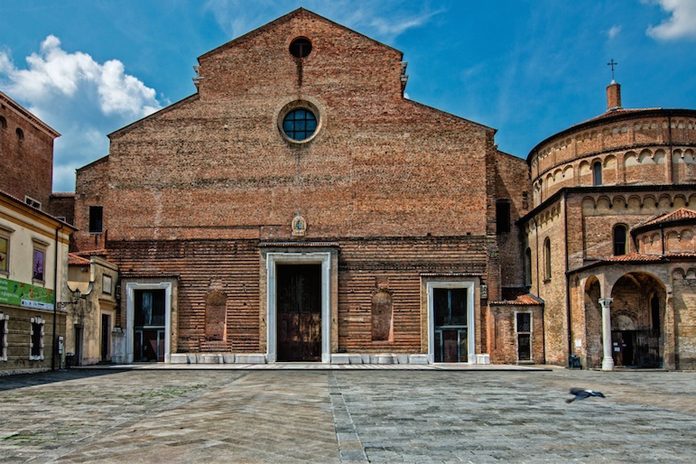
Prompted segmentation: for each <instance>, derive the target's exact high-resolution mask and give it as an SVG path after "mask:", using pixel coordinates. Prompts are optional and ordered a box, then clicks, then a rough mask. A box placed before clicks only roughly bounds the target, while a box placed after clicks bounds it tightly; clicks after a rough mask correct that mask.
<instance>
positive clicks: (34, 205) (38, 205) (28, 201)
mask: <svg viewBox="0 0 696 464" xmlns="http://www.w3.org/2000/svg"><path fill="white" fill-rule="evenodd" d="M24 203H25V204H27V205H29V206H31V207H32V208H36V209H41V202H40V201H39V200H37V199H35V198H32V197H30V196H29V195H24Z"/></svg>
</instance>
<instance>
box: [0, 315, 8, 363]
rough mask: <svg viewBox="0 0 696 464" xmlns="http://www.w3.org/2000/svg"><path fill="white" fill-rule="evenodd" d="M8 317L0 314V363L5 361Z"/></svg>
mask: <svg viewBox="0 0 696 464" xmlns="http://www.w3.org/2000/svg"><path fill="white" fill-rule="evenodd" d="M9 318H10V317H9V316H6V315H4V314H3V313H0V361H7V333H8V332H9V330H8V325H9V321H8V319H9Z"/></svg>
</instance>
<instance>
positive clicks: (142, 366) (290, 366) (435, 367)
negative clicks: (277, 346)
mask: <svg viewBox="0 0 696 464" xmlns="http://www.w3.org/2000/svg"><path fill="white" fill-rule="evenodd" d="M71 369H75V370H153V371H157V370H166V371H170V370H326V371H333V370H392V371H399V370H408V371H413V370H420V371H479V372H481V371H489V372H491V371H492V372H501V371H509V372H512V371H525V372H549V371H552V369H551V368H549V367H546V366H538V365H536V366H519V365H514V364H465V363H451V364H449V363H442V364H441V363H436V364H328V363H319V362H317V363H307V362H287V363H284V362H276V363H270V364H171V363H136V364H111V365H104V364H95V365H92V366H76V367H72V368H71Z"/></svg>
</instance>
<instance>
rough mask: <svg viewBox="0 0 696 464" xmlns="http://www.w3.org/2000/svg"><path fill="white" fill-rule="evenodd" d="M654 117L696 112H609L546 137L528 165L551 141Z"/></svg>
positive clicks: (694, 111)
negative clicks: (620, 122)
mask: <svg viewBox="0 0 696 464" xmlns="http://www.w3.org/2000/svg"><path fill="white" fill-rule="evenodd" d="M654 116H662V117H665V116H667V117H669V116H691V117H696V110H692V109H687V108H634V109H631V108H624V109H620V110H615V111H608V112H606V113H603V114H600V115H599V116H596V117H594V118H592V119H588V120H587V121H583V122H581V123H579V124H575V125H573V126H570V127H568V128H566V129H563V130H562V131H560V132H556V133H555V134H553V135H551V136H549V137H546V138H545V139H544V140H542V141H541V142H539V143H537V144H536V145H535V146H534V148H532V149H531V150H530V151H529V154H528V155H527V164H530V165H531V162H532V158H533V157H534V154H535V153H536V152H537V151H538V150H539V148H541V147H542V146H544V145H546V144H548V143H550V142H551V141H553V140H555V139H560V138H563V137H567V136H568V135H570V134H572V133H573V132H577V131H580V130H583V129H590V128H593V127H598V126H603V125H605V124H608V123H612V122H617V121H624V120H627V119H636V118H644V117H654Z"/></svg>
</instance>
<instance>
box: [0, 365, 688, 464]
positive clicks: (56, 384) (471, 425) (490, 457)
mask: <svg viewBox="0 0 696 464" xmlns="http://www.w3.org/2000/svg"><path fill="white" fill-rule="evenodd" d="M570 387H586V388H593V389H596V390H600V391H602V392H604V393H605V394H606V395H607V398H606V399H598V398H590V399H587V400H584V401H580V402H574V403H571V404H566V403H565V401H564V400H565V399H566V398H568V395H567V392H568V389H569V388H570ZM694 456H696V373H687V372H628V371H627V372H611V373H603V372H588V371H566V370H554V371H548V372H543V371H537V372H532V371H529V372H519V371H507V372H491V371H472V370H469V371H459V372H457V371H437V370H430V371H398V370H391V371H387V370H374V371H367V370H355V371H346V370H339V371H319V370H312V371H289V370H287V371H283V370H277V371H273V370H267V371H262V370H254V371H240V370H236V371H223V370H217V371H195V370H185V371H169V370H158V371H146V370H141V371H127V372H114V371H80V372H78V371H70V372H59V373H46V374H35V375H32V376H14V377H0V462H3V463H4V462H119V463H121V464H126V463H135V462H158V463H159V462H166V463H168V464H172V463H180V462H205V463H206V464H209V463H215V462H228V463H229V462H243V463H246V462H249V463H256V462H272V463H300V462H316V463H326V464H328V463H339V462H378V463H391V462H413V463H425V462H440V463H441V462H446V463H454V462H554V463H555V462H593V463H594V462H670V463H671V462H694Z"/></svg>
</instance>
